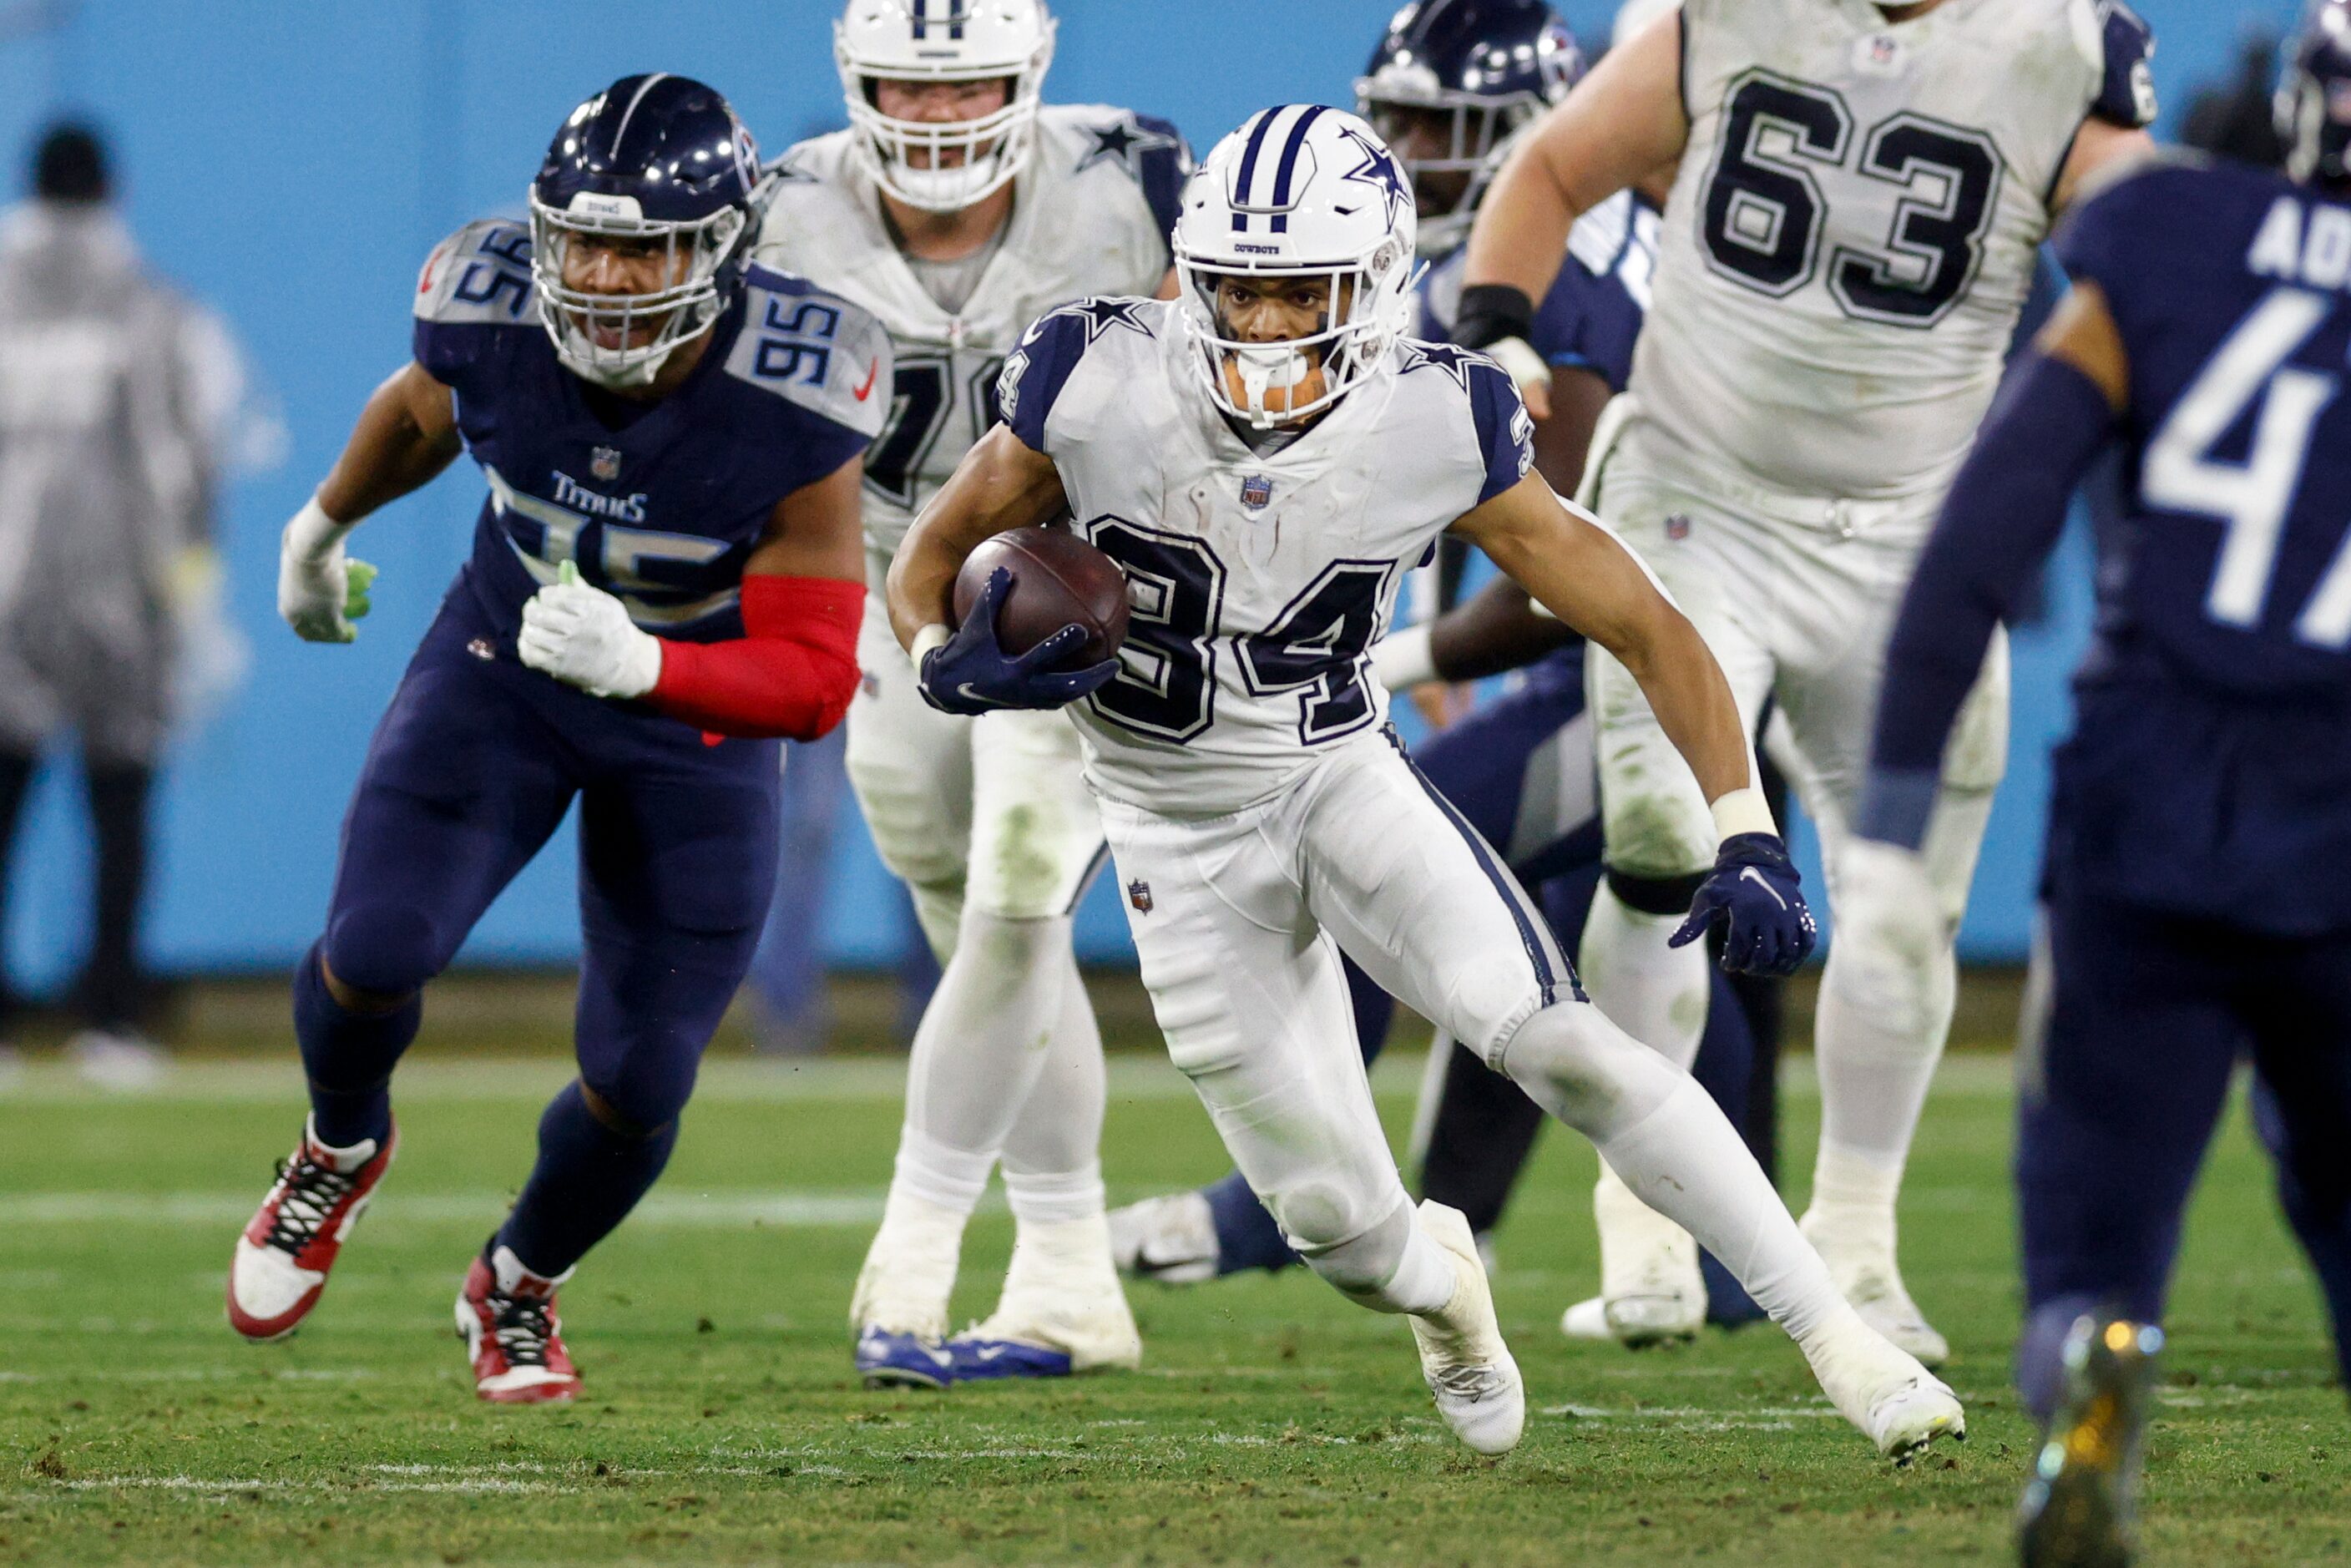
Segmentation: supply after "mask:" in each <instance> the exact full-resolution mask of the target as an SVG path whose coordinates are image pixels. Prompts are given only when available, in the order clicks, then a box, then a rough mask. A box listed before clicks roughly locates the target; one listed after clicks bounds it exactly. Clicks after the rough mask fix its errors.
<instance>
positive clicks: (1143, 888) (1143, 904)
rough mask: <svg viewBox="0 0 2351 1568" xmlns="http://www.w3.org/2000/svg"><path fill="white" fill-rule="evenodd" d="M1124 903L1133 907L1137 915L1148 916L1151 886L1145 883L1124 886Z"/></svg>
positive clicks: (1131, 883)
mask: <svg viewBox="0 0 2351 1568" xmlns="http://www.w3.org/2000/svg"><path fill="white" fill-rule="evenodd" d="M1126 901H1127V902H1128V903H1129V904H1133V905H1134V912H1135V913H1136V914H1137V915H1148V914H1150V913H1151V884H1150V883H1147V882H1130V883H1127V884H1126Z"/></svg>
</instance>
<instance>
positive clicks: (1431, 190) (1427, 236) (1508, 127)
mask: <svg viewBox="0 0 2351 1568" xmlns="http://www.w3.org/2000/svg"><path fill="white" fill-rule="evenodd" d="M1410 74H1411V73H1409V72H1400V71H1395V70H1389V71H1384V72H1382V73H1381V74H1380V75H1379V76H1376V77H1366V78H1364V79H1363V80H1361V81H1359V82H1357V83H1356V84H1355V93H1356V99H1355V103H1356V109H1355V112H1356V113H1358V114H1360V115H1362V116H1363V117H1364V119H1365V120H1369V121H1371V124H1372V129H1374V131H1378V132H1379V135H1380V139H1381V140H1382V141H1385V142H1386V143H1387V144H1388V145H1389V147H1390V148H1391V149H1396V150H1397V151H1396V161H1397V162H1400V163H1402V164H1403V165H1404V172H1405V178H1407V179H1409V180H1410V181H1411V182H1412V190H1413V197H1414V200H1415V202H1416V204H1417V205H1418V207H1419V209H1420V246H1421V249H1422V252H1423V254H1425V255H1430V256H1437V255H1442V254H1444V253H1445V252H1447V251H1450V250H1452V249H1453V248H1454V247H1455V246H1458V245H1459V244H1460V243H1461V242H1462V241H1463V240H1465V239H1467V238H1468V235H1469V225H1470V223H1471V221H1472V220H1473V219H1475V218H1476V216H1477V214H1478V204H1479V202H1481V201H1483V200H1484V199H1485V196H1486V188H1487V187H1488V186H1489V185H1491V184H1492V183H1494V176H1495V175H1496V174H1497V173H1498V172H1500V169H1501V161H1502V157H1503V155H1504V153H1505V150H1506V148H1507V146H1508V144H1509V143H1510V140H1511V139H1512V138H1513V137H1514V136H1515V135H1516V134H1517V133H1518V132H1519V131H1521V130H1522V129H1524V128H1525V127H1527V126H1529V125H1531V124H1532V123H1533V122H1534V120H1536V118H1537V117H1538V116H1540V115H1541V113H1542V111H1543V109H1544V108H1545V104H1544V101H1543V99H1541V98H1540V97H1539V96H1537V95H1536V94H1534V93H1531V92H1529V93H1520V94H1517V95H1515V96H1513V97H1510V98H1508V99H1494V98H1483V97H1480V96H1479V95H1478V94H1476V93H1470V92H1455V91H1448V90H1442V89H1437V88H1435V87H1433V86H1422V87H1420V88H1417V89H1416V88H1415V86H1414V84H1412V83H1411V82H1409V81H1408V80H1406V79H1404V78H1407V77H1409V75H1410ZM1422 114H1433V115H1437V116H1440V117H1442V118H1443V119H1445V120H1449V121H1450V135H1449V137H1447V138H1446V141H1447V147H1446V150H1445V152H1443V153H1442V154H1441V155H1435V156H1426V157H1412V156H1409V155H1407V154H1406V153H1405V152H1403V151H1401V149H1403V148H1405V147H1406V146H1410V145H1412V144H1414V143H1415V142H1416V141H1417V140H1418V139H1417V138H1416V137H1415V136H1414V135H1413V134H1412V132H1413V131H1414V130H1415V129H1416V125H1415V119H1414V117H1416V116H1417V115H1422ZM1448 188H1452V189H1457V190H1458V195H1457V196H1455V197H1454V199H1453V200H1451V201H1450V202H1441V201H1437V200H1433V199H1432V197H1433V195H1441V194H1442V193H1445V192H1446V191H1447V189H1448Z"/></svg>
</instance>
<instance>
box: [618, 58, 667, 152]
mask: <svg viewBox="0 0 2351 1568" xmlns="http://www.w3.org/2000/svg"><path fill="white" fill-rule="evenodd" d="M668 79H669V72H667V71H655V72H653V75H651V76H649V77H647V78H645V79H644V80H643V81H642V82H639V83H638V84H637V90H636V93H635V96H633V97H632V98H631V99H629V107H628V108H626V109H624V110H622V111H621V126H620V129H619V130H617V131H613V132H612V155H613V157H614V158H615V159H616V160H617V159H618V158H619V156H620V152H621V143H622V142H623V141H627V140H628V137H629V121H630V120H632V119H633V118H634V117H635V115H636V112H637V105H639V104H641V103H643V102H644V100H645V94H647V93H649V92H651V91H653V83H655V82H658V81H667V80H668Z"/></svg>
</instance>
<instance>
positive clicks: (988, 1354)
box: [974, 1344, 1004, 1361]
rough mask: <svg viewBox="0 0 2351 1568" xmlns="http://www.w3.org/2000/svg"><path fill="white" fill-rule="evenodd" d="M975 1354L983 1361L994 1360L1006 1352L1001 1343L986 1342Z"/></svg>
mask: <svg viewBox="0 0 2351 1568" xmlns="http://www.w3.org/2000/svg"><path fill="white" fill-rule="evenodd" d="M974 1354H977V1356H978V1357H979V1359H980V1360H982V1361H994V1360H995V1359H996V1358H997V1357H998V1356H1000V1355H1002V1354H1004V1347H1003V1346H1002V1345H1000V1344H984V1345H981V1346H980V1347H979V1349H978V1350H977V1352H975V1353H974Z"/></svg>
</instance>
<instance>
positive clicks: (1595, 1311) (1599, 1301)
mask: <svg viewBox="0 0 2351 1568" xmlns="http://www.w3.org/2000/svg"><path fill="white" fill-rule="evenodd" d="M1559 1332H1560V1333H1563V1334H1565V1335H1566V1336H1567V1337H1568V1338H1570V1339H1584V1340H1613V1339H1614V1338H1615V1337H1616V1336H1615V1335H1614V1333H1610V1332H1609V1328H1608V1298H1606V1297H1605V1296H1586V1297H1584V1298H1583V1300H1582V1301H1578V1302H1576V1303H1575V1304H1574V1305H1573V1306H1572V1307H1570V1308H1568V1309H1567V1311H1565V1312H1562V1313H1560V1314H1559Z"/></svg>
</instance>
